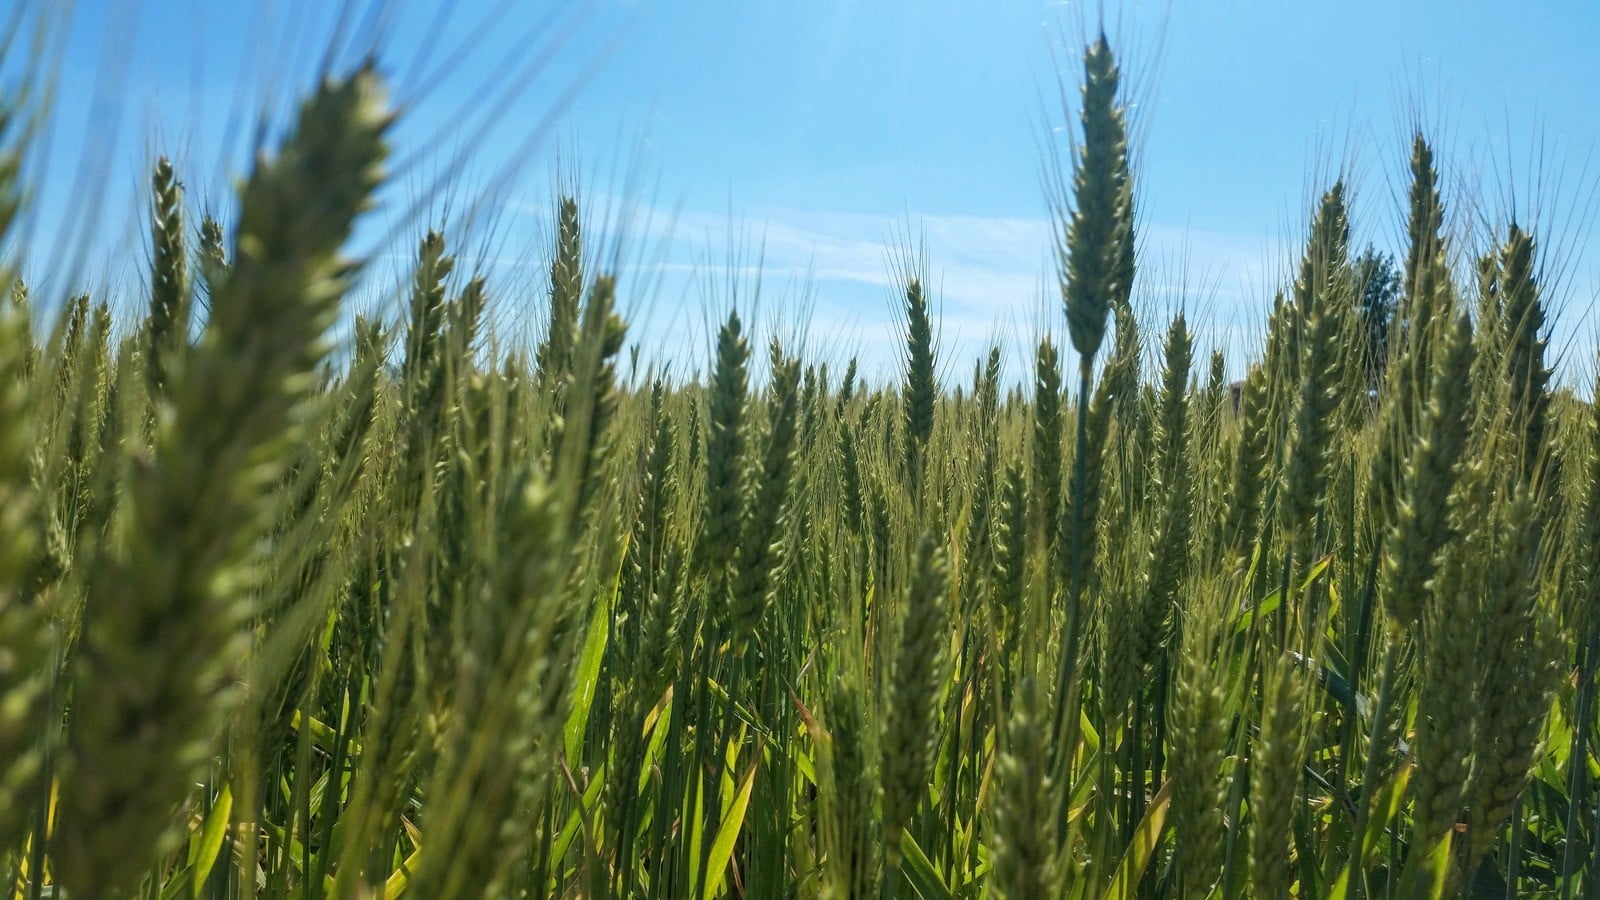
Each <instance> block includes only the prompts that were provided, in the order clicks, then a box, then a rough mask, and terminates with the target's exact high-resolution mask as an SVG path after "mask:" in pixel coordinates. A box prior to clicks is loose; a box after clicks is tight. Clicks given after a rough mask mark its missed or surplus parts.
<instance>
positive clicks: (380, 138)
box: [56, 69, 390, 897]
mask: <svg viewBox="0 0 1600 900" xmlns="http://www.w3.org/2000/svg"><path fill="white" fill-rule="evenodd" d="M389 123H390V116H389V114H388V113H387V112H386V111H385V110H384V107H383V104H382V101H381V99H380V89H379V85H378V79H377V76H376V75H375V74H374V73H373V72H372V71H371V70H370V69H363V70H361V71H359V72H357V73H356V74H355V75H353V76H352V77H350V78H349V79H346V80H343V81H328V82H325V83H324V84H323V85H322V87H321V88H320V89H319V90H318V91H317V92H316V94H315V95H314V96H313V97H312V98H311V99H310V100H309V101H307V103H306V104H305V106H304V107H302V110H301V113H300V118H299V122H298V125H297V127H296V129H295V131H294V132H293V133H292V134H291V135H290V136H289V137H288V138H287V140H286V141H285V142H284V144H283V147H282V150H281V151H280V153H279V155H278V156H277V158H275V159H266V158H263V159H262V160H261V161H260V162H259V163H258V164H257V167H256V170H255V172H254V174H253V175H252V176H251V177H250V179H249V180H248V181H247V182H246V183H245V186H244V188H243V193H242V196H241V199H240V215H241V220H240V227H239V237H238V250H237V259H236V261H235V264H234V266H233V268H232V269H231V271H230V272H229V275H228V278H227V280H226V282H225V284H224V285H223V286H222V289H221V290H219V291H218V293H217V295H216V297H215V298H214V302H213V307H212V310H211V315H210V318H209V321H208V322H207V327H206V331H205V334H204V335H203V336H202V339H201V343H200V345H199V346H198V347H197V348H196V350H195V352H194V353H193V354H191V356H190V363H189V365H188V366H187V367H186V369H185V377H184V384H183V389H182V390H181V391H179V392H177V394H176V395H175V396H174V398H173V406H174V418H173V422H172V427H170V428H167V429H163V430H162V432H161V433H160V434H159V435H158V443H157V447H156V456H155V461H154V463H153V464H151V465H146V466H142V467H141V468H139V469H138V470H136V471H135V473H134V476H135V477H134V478H133V480H132V483H131V484H130V486H129V490H130V494H129V498H128V501H127V502H128V503H129V504H131V507H132V509H131V511H130V513H129V515H128V516H127V517H126V525H127V528H126V529H125V530H124V531H123V532H122V533H121V534H120V535H119V537H120V541H119V543H120V544H121V546H120V548H118V549H114V550H108V551H107V552H106V553H104V554H102V556H101V558H100V559H98V560H97V562H96V566H95V570H94V572H93V574H92V584H93V589H92V590H91V592H90V596H91V598H92V600H91V604H90V608H89V610H88V611H87V614H86V615H87V619H86V622H85V626H84V633H83V637H82V643H81V645H80V647H79V652H78V654H77V658H76V661H77V667H76V672H75V681H76V683H75V692H74V704H73V718H72V723H71V727H70V732H69V742H68V748H67V750H68V753H67V758H66V759H65V760H64V764H65V767H66V769H67V774H66V776H64V777H63V780H62V793H61V814H60V815H61V825H60V829H59V831H58V833H57V836H56V854H57V860H58V867H57V871H58V872H59V873H60V874H61V875H62V877H63V884H65V885H66V886H67V887H68V888H69V889H70V890H71V892H72V893H73V894H74V895H76V896H82V897H99V896H106V895H107V894H109V893H111V892H112V891H114V890H118V889H121V888H122V887H125V886H127V885H129V884H130V883H131V882H132V881H133V880H134V879H135V878H136V877H137V875H138V874H139V873H140V872H142V871H143V869H144V867H145V865H146V864H147V862H148V861H149V860H150V859H152V858H154V857H155V856H157V855H158V854H159V853H160V852H162V851H163V850H165V849H166V848H168V847H170V846H172V842H173V841H174V839H175V838H176V832H175V830H174V828H173V826H174V824H175V822H174V819H173V813H174V811H175V810H176V808H177V807H178V805H179V804H180V803H181V802H182V801H183V799H184V797H185V796H186V795H187V794H188V792H189V789H190V785H192V784H193V783H194V782H195V781H197V780H198V778H199V775H200V773H201V771H202V770H203V768H204V765H205V762H206V759H207V758H208V757H209V756H210V751H211V742H212V739H213V737H214V735H215V733H216V729H217V727H218V726H219V724H220V722H221V720H222V717H223V716H224V715H226V713H227V711H228V709H229V707H230V705H231V699H232V697H233V695H234V690H233V688H232V680H233V678H232V672H231V670H232V669H233V667H234V666H235V665H237V663H238V661H239V659H240V657H241V656H242V655H243V651H244V650H245V649H246V648H247V647H248V639H247V637H246V636H245V635H244V634H243V633H242V632H241V631H240V625H241V624H242V623H243V622H244V621H245V619H246V617H247V615H248V612H249V607H248V600H249V597H250V587H251V584H252V582H253V580H254V573H253V569H254V558H253V557H254V552H255V549H254V548H255V546H256V542H257V541H258V540H259V538H260V537H261V535H262V534H263V533H264V531H265V530H266V527H267V523H269V522H270V521H271V508H270V506H269V505H268V504H265V503H263V502H262V501H261V500H260V497H261V495H262V493H263V490H264V488H266V487H267V486H268V485H270V484H272V483H273V481H275V480H276V477H277V475H276V473H277V472H278V471H279V468H278V465H276V464H275V463H274V460H275V459H277V458H280V453H279V450H280V442H281V441H284V440H285V439H292V438H293V436H294V432H295V426H294V422H295V412H296V410H297V408H298V407H299V406H300V404H301V403H302V402H303V399H304V397H305V394H306V392H307V391H308V390H309V389H310V388H311V387H312V386H313V378H314V373H315V371H316V367H317V366H318V365H319V364H320V362H321V359H322V356H323V354H324V352H325V345H324V343H323V340H322V335H323V332H324V331H325V330H326V329H327V327H328V325H329V323H330V321H331V320H332V318H333V316H334V314H335V311H336V309H337V305H338V302H339V299H340V296H341V293H342V291H343V287H344V284H345V281H346V279H347V277H348V276H349V273H350V266H349V265H348V264H346V263H345V262H343V261H341V260H340V259H339V257H338V251H339V248H340V246H341V245H342V244H343V243H344V241H345V239H346V238H347V236H348V235H349V233H350V231H351V228H352V225H353V223H354V220H355V217H356V215H357V214H358V213H359V212H360V211H361V210H362V209H363V208H364V207H365V206H366V205H367V203H368V200H369V198H370V196H371V194H372V192H373V190H374V189H375V188H376V186H377V184H378V183H379V181H380V180H381V176H382V170H381V165H382V161H383V159H384V156H385V144H384V134H385V132H386V131H387V130H388V126H389Z"/></svg>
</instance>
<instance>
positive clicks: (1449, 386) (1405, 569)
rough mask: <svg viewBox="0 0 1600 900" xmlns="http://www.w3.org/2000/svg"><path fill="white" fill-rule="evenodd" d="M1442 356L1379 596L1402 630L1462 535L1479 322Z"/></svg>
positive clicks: (1457, 333)
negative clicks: (1462, 472)
mask: <svg viewBox="0 0 1600 900" xmlns="http://www.w3.org/2000/svg"><path fill="white" fill-rule="evenodd" d="M1439 350H1440V353H1441V357H1440V359H1439V368H1438V371H1437V372H1436V373H1435V374H1434V376H1433V385H1432V387H1431V388H1430V390H1429V396H1428V407H1427V410H1426V412H1425V413H1424V417H1423V420H1422V423H1421V433H1419V434H1418V436H1417V441H1416V446H1415V447H1414V448H1413V449H1412V451H1411V454H1410V461H1409V462H1408V463H1407V466H1406V476H1405V484H1404V488H1403V492H1402V496H1403V499H1402V501H1401V503H1400V505H1399V507H1398V509H1397V510H1396V518H1395V522H1394V524H1393V525H1391V526H1390V528H1389V531H1388V534H1387V536H1386V537H1385V539H1384V541H1385V543H1384V554H1383V561H1382V568H1381V569H1380V573H1379V579H1380V580H1379V584H1378V596H1379V597H1380V598H1381V600H1382V602H1383V604H1384V606H1385V608H1386V609H1388V611H1389V613H1390V615H1391V616H1392V620H1391V622H1390V624H1391V625H1392V626H1395V627H1404V626H1407V625H1410V624H1412V623H1415V622H1416V621H1417V620H1418V619H1419V618H1420V617H1421V615H1422V609H1423V603H1424V598H1425V596H1426V593H1427V585H1428V581H1429V580H1430V579H1431V578H1432V577H1433V572H1434V567H1435V563H1436V561H1435V556H1436V555H1437V554H1438V553H1439V551H1440V549H1442V548H1443V547H1444V545H1445V544H1446V543H1448V542H1449V541H1450V539H1451V538H1452V537H1453V536H1454V531H1453V523H1452V522H1451V521H1450V520H1449V517H1448V514H1449V498H1450V494H1451V491H1452V490H1453V489H1454V487H1455V481H1456V465H1457V462H1458V461H1459V460H1460V459H1461V455H1462V452H1463V450H1464V449H1465V446H1466V442H1467V436H1468V435H1467V427H1468V419H1467V416H1468V415H1469V413H1470V403H1471V397H1470V395H1469V394H1468V392H1467V385H1468V380H1467V379H1468V377H1469V375H1470V373H1471V370H1472V354H1473V346H1472V323H1471V322H1470V321H1469V320H1468V319H1467V317H1466V316H1464V315H1463V316H1458V317H1457V318H1456V322H1455V326H1454V327H1453V328H1451V329H1450V331H1449V332H1447V333H1446V334H1445V343H1444V344H1443V346H1442V347H1440V348H1439Z"/></svg>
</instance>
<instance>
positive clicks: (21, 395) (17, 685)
mask: <svg viewBox="0 0 1600 900" xmlns="http://www.w3.org/2000/svg"><path fill="white" fill-rule="evenodd" d="M0 196H3V194H0ZM26 321H27V311H26V309H22V308H18V307H17V306H12V305H9V304H8V305H7V306H5V307H4V308H0V534H5V535H7V538H6V539H5V540H4V541H0V852H4V851H5V850H7V849H10V848H14V847H17V846H19V840H18V839H19V838H20V837H21V829H22V825H23V823H24V822H25V821H26V817H27V816H28V814H29V812H30V810H31V808H32V804H33V801H34V798H35V795H36V792H37V781H38V777H39V774H40V771H41V764H42V762H43V754H42V753H41V752H40V751H41V750H42V749H43V746H44V740H43V738H44V736H45V735H46V734H47V731H46V726H45V719H44V716H45V713H46V708H47V704H48V699H49V688H50V675H51V674H52V673H51V669H52V667H53V666H54V652H53V646H52V644H53V636H52V634H51V630H50V625H49V622H48V619H47V616H46V611H45V609H44V608H43V607H42V606H40V605H39V603H38V601H37V598H36V597H34V596H33V591H32V589H31V588H32V585H31V584H30V582H31V581H32V580H33V577H32V571H31V570H32V569H33V567H34V564H35V557H36V556H37V554H38V553H39V552H40V551H42V550H43V549H44V548H43V547H41V546H39V540H38V538H39V534H40V532H41V530H42V529H41V527H40V526H41V525H42V524H43V510H42V508H41V504H40V503H39V498H38V496H37V494H36V492H35V490H34V487H33V485H32V484H31V483H30V482H31V480H32V463H31V461H30V459H29V454H30V452H31V447H32V445H33V443H34V436H33V434H32V429H33V427H34V421H35V420H34V415H33V414H34V402H33V391H32V390H31V386H30V384H29V382H28V381H27V379H26V378H25V377H24V375H23V372H24V369H25V368H26V365H27V354H28V351H29V350H30V349H31V348H30V346H29V345H28V343H27V335H28V332H27V330H26V327H25V323H26Z"/></svg>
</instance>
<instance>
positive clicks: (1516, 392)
mask: <svg viewBox="0 0 1600 900" xmlns="http://www.w3.org/2000/svg"><path fill="white" fill-rule="evenodd" d="M1540 291H1541V286H1540V284H1539V282H1538V279H1537V277H1536V274H1535V270H1534V240H1533V236H1532V235H1531V234H1529V233H1528V232H1526V231H1524V230H1522V229H1521V228H1519V227H1517V226H1516V225H1512V226H1511V227H1510V230H1509V232H1508V234H1507V235H1506V242H1505V244H1504V245H1502V246H1501V248H1500V292H1501V297H1502V304H1503V305H1502V307H1501V320H1500V324H1499V327H1500V332H1501V334H1502V335H1503V337H1502V347H1503V348H1504V353H1505V357H1504V361H1503V366H1504V377H1505V379H1506V391H1507V394H1506V416H1507V419H1506V422H1505V427H1506V428H1507V429H1508V434H1510V435H1514V436H1516V437H1517V438H1519V440H1517V441H1516V443H1515V444H1514V445H1513V446H1512V447H1511V450H1512V451H1513V452H1514V453H1515V458H1514V459H1513V460H1511V462H1512V466H1511V471H1512V472H1514V473H1517V477H1518V480H1519V481H1521V482H1523V483H1526V484H1530V485H1536V486H1537V487H1538V492H1539V493H1540V495H1541V496H1542V495H1543V493H1544V486H1546V485H1549V486H1553V485H1554V483H1555V481H1556V478H1555V477H1554V473H1547V472H1545V471H1544V469H1545V467H1546V466H1547V464H1549V463H1551V462H1552V461H1553V460H1551V459H1549V458H1548V453H1549V452H1550V448H1549V447H1548V439H1547V438H1546V432H1547V431H1548V430H1549V416H1550V413H1549V409H1550V370H1549V369H1548V368H1546V366H1545V344H1546V340H1545V337H1544V335H1543V331H1544V324H1545V316H1544V306H1543V303H1542V299H1541V297H1540Z"/></svg>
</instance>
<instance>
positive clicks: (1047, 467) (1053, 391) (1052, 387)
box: [1028, 335, 1061, 554]
mask: <svg viewBox="0 0 1600 900" xmlns="http://www.w3.org/2000/svg"><path fill="white" fill-rule="evenodd" d="M1028 496H1029V499H1030V500H1031V502H1032V503H1033V508H1032V509H1031V510H1029V514H1028V520H1029V521H1030V522H1034V523H1037V525H1038V527H1039V528H1041V529H1043V534H1042V540H1041V542H1040V545H1039V546H1040V549H1041V550H1042V551H1043V552H1044V553H1046V554H1049V553H1051V552H1052V550H1053V548H1054V547H1055V543H1056V531H1057V529H1058V528H1059V527H1060V517H1061V363H1060V360H1059V358H1058V357H1057V355H1056V348H1055V344H1054V343H1052V342H1051V340H1050V337H1049V336H1048V335H1046V336H1045V337H1044V339H1042V340H1041V341H1039V353H1038V356H1037V357H1036V358H1035V363H1034V381H1033V479H1032V484H1031V489H1030V490H1029V492H1028ZM1031 538H1032V535H1030V539H1031Z"/></svg>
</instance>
